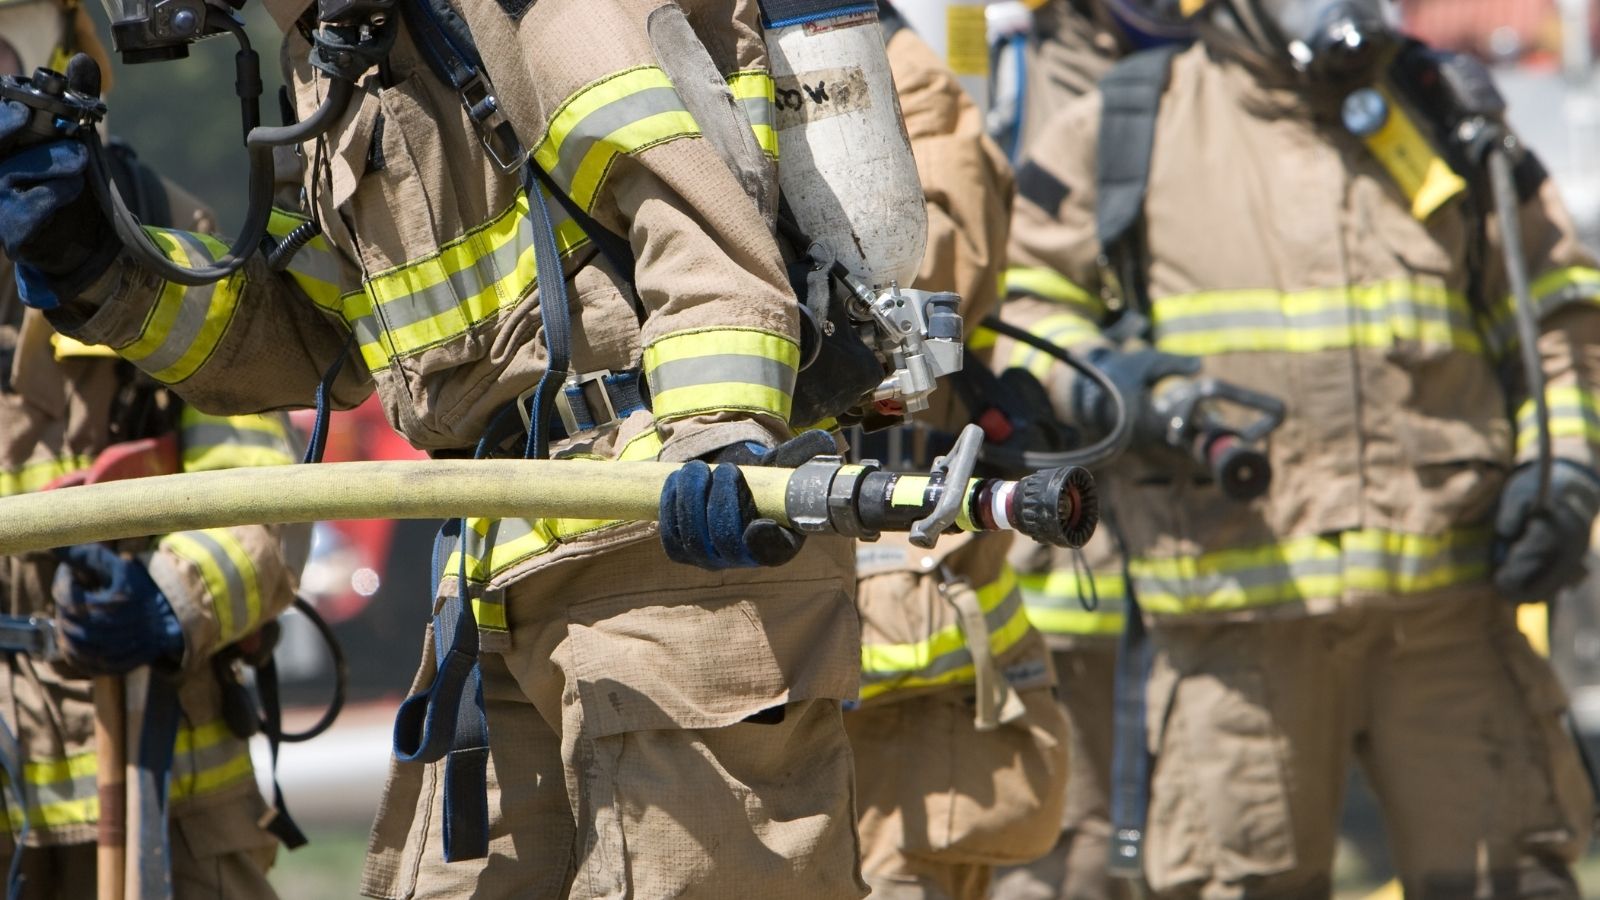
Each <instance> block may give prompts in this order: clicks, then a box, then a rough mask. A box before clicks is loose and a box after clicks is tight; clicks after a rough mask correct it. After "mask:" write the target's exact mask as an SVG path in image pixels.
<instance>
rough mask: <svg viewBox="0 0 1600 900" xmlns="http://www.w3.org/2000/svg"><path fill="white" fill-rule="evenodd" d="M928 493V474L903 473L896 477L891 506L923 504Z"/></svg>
mask: <svg viewBox="0 0 1600 900" xmlns="http://www.w3.org/2000/svg"><path fill="white" fill-rule="evenodd" d="M927 494H928V479H927V476H918V475H901V476H900V477H899V478H897V479H895V482H894V493H892V494H890V495H889V505H890V506H921V505H922V498H923V497H925V496H927Z"/></svg>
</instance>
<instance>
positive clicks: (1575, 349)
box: [1484, 178, 1600, 468]
mask: <svg viewBox="0 0 1600 900" xmlns="http://www.w3.org/2000/svg"><path fill="white" fill-rule="evenodd" d="M1520 224H1521V227H1522V252H1523V255H1524V256H1523V258H1524V259H1525V260H1527V265H1528V272H1529V277H1530V280H1531V282H1532V294H1533V301H1534V306H1535V308H1536V310H1537V314H1538V321H1539V330H1540V335H1539V355H1540V357H1541V359H1542V361H1543V364H1544V377H1545V402H1546V405H1547V406H1548V407H1549V414H1550V434H1551V438H1552V441H1553V445H1554V450H1555V455H1556V456H1557V457H1558V458H1561V459H1568V460H1572V461H1574V462H1578V463H1582V464H1584V465H1587V466H1590V467H1591V468H1600V302H1597V301H1600V270H1597V269H1596V264H1595V260H1594V258H1593V257H1592V256H1591V255H1590V254H1589V252H1588V251H1587V250H1585V249H1584V248H1583V247H1582V245H1581V244H1580V243H1579V240H1578V237H1577V232H1576V229H1575V228H1574V227H1573V225H1572V221H1571V218H1570V217H1569V216H1568V214H1567V211H1566V209H1565V207H1564V206H1563V205H1562V203H1561V199H1560V197H1559V196H1558V195H1557V192H1556V186H1555V184H1554V182H1553V181H1551V180H1550V179H1548V178H1546V179H1544V181H1543V183H1542V184H1541V185H1540V186H1539V189H1538V191H1537V193H1536V194H1534V195H1533V196H1531V197H1529V198H1528V199H1527V201H1526V202H1524V204H1523V207H1522V217H1521V222H1520ZM1490 243H1491V245H1492V248H1491V253H1492V254H1493V256H1492V257H1491V258H1490V259H1489V260H1487V278H1486V279H1485V291H1484V295H1485V298H1486V299H1487V300H1489V301H1490V302H1492V303H1493V304H1494V306H1493V308H1492V310H1491V316H1490V318H1491V322H1490V327H1489V329H1488V332H1489V341H1490V345H1491V348H1492V349H1494V350H1495V351H1497V352H1498V354H1499V356H1500V359H1501V367H1502V369H1503V370H1504V371H1505V372H1507V373H1509V374H1510V375H1511V379H1510V383H1511V384H1512V385H1513V387H1512V390H1511V396H1510V397H1509V398H1508V399H1509V400H1510V408H1512V409H1514V410H1516V419H1515V426H1516V435H1517V443H1516V459H1517V462H1518V463H1525V462H1529V461H1532V460H1533V459H1535V458H1537V456H1538V427H1537V419H1536V418H1535V412H1534V402H1533V398H1532V397H1531V396H1530V395H1529V391H1528V388H1527V385H1526V384H1525V383H1524V379H1523V377H1522V372H1523V367H1522V364H1521V359H1520V351H1519V349H1518V343H1519V342H1518V339H1517V326H1516V319H1515V315H1516V300H1515V298H1513V297H1512V296H1511V293H1510V286H1509V283H1508V281H1507V279H1506V274H1505V265H1504V262H1503V257H1502V255H1501V253H1500V249H1499V248H1500V247H1501V231H1500V229H1499V228H1498V227H1497V224H1496V223H1491V227H1490Z"/></svg>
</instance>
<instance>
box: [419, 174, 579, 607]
mask: <svg viewBox="0 0 1600 900" xmlns="http://www.w3.org/2000/svg"><path fill="white" fill-rule="evenodd" d="M539 171H540V169H539V165H538V164H537V163H535V162H534V161H533V160H532V159H529V160H528V161H527V163H526V164H525V165H524V166H523V174H522V186H523V190H525V191H526V192H527V194H528V212H529V214H530V216H531V217H532V219H533V261H534V266H535V267H536V268H537V270H538V271H540V272H549V273H551V274H550V275H549V277H545V278H541V279H540V280H539V316H540V319H541V321H542V322H543V324H544V344H545V350H546V351H547V352H546V358H545V368H544V374H543V375H541V376H539V384H538V386H537V387H535V388H534V391H533V401H532V403H531V404H530V408H529V410H528V442H527V445H526V446H525V447H524V448H523V451H522V455H523V456H524V457H525V458H528V459H548V458H549V456H550V417H551V416H552V415H553V414H554V413H555V409H556V392H557V391H558V390H560V389H561V385H562V384H563V383H564V382H565V381H566V379H567V369H568V368H570V367H571V364H572V310H571V309H570V308H569V306H568V295H567V279H566V272H565V271H563V269H562V267H561V253H560V251H559V250H558V249H557V247H556V229H555V223H554V222H553V221H552V220H551V218H550V207H549V205H548V204H547V203H545V199H544V191H542V190H540V187H539V177H538V173H539ZM463 540H465V538H463ZM462 554H463V555H462V558H463V559H465V558H466V557H465V547H464V546H463V548H462ZM435 583H437V582H435ZM465 583H466V582H465V581H463V582H462V584H463V585H464V584H465Z"/></svg>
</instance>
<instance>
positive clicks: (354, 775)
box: [86, 0, 1600, 900]
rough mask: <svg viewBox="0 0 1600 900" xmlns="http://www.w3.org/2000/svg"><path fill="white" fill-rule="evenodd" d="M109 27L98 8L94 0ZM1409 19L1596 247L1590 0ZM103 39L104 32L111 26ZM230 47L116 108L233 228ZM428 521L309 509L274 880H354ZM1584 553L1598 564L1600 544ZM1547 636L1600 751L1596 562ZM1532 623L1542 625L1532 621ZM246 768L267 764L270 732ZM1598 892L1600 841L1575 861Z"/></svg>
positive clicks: (287, 642) (423, 567)
mask: <svg viewBox="0 0 1600 900" xmlns="http://www.w3.org/2000/svg"><path fill="white" fill-rule="evenodd" d="M86 5H88V6H90V7H92V8H93V11H94V13H95V15H96V16H98V17H99V18H100V26H101V29H102V32H103V33H104V32H105V21H104V17H103V13H102V11H101V10H100V9H99V8H98V6H97V5H96V4H86ZM1400 5H1401V7H1402V9H1403V12H1404V16H1405V20H1406V23H1407V28H1408V30H1409V31H1411V33H1413V34H1415V35H1416V36H1418V37H1421V38H1423V39H1424V40H1426V41H1428V42H1429V43H1432V44H1434V45H1436V46H1442V47H1447V48H1450V49H1454V50H1459V51H1462V52H1467V53H1472V54H1474V55H1476V56H1479V57H1481V58H1482V59H1484V60H1485V61H1487V62H1488V63H1490V64H1491V65H1492V66H1493V67H1494V71H1495V73H1496V76H1497V78H1498V80H1499V83H1500V87H1501V89H1502V91H1503V92H1504V93H1505V94H1506V96H1507V98H1508V100H1509V101H1510V104H1511V120H1512V124H1513V125H1514V126H1515V127H1516V128H1517V130H1518V131H1519V132H1520V133H1521V135H1522V136H1523V138H1524V139H1525V140H1526V141H1527V142H1528V143H1529V144H1530V145H1531V146H1532V147H1533V148H1534V149H1535V150H1537V151H1538V152H1539V154H1540V155H1541V157H1542V158H1543V159H1544V162H1545V164H1546V166H1547V167H1548V168H1549V169H1550V171H1551V172H1552V173H1553V175H1554V177H1555V179H1556V182H1557V184H1558V185H1559V186H1560V187H1561V189H1562V192H1563V194H1564V196H1565V197H1566V200H1567V203H1568V205H1569V207H1570V209H1571V211H1572V213H1573V216H1574V218H1575V219H1576V220H1577V222H1578V225H1579V229H1580V231H1581V232H1582V234H1583V235H1584V236H1585V238H1586V240H1588V241H1589V243H1590V245H1591V246H1594V247H1600V78H1597V73H1596V50H1597V48H1600V0H1403V2H1402V3H1401V4H1400ZM244 15H245V18H246V20H247V23H248V25H249V29H250V34H251V35H252V36H253V38H254V40H255V43H256V47H257V49H258V51H259V52H260V53H261V55H262V59H263V69H264V70H265V71H264V73H263V74H264V75H265V76H266V81H267V93H266V95H265V96H264V97H263V98H262V109H263V111H264V115H265V117H266V118H267V119H268V120H269V122H270V121H274V120H275V119H276V114H275V112H274V111H275V110H276V109H277V108H278V104H277V102H276V96H277V92H278V87H279V85H280V84H281V78H280V77H279V74H278V71H277V68H278V67H277V63H276V60H277V45H278V36H277V30H276V28H275V26H274V25H273V24H272V22H271V20H270V19H269V18H268V16H267V15H266V13H265V11H264V10H263V9H262V7H261V4H259V3H246V4H245V10H244ZM105 37H106V40H107V43H108V44H109V36H108V35H105ZM232 82H233V47H232V45H231V44H230V43H228V42H226V41H225V40H223V41H209V42H206V43H203V44H200V45H197V46H195V47H194V48H193V51H192V55H191V58H190V59H189V60H187V61H185V62H180V63H169V64H164V65H160V66H147V67H137V66H135V67H127V66H122V65H121V64H120V63H118V64H117V65H116V67H115V71H114V88H113V91H112V93H111V95H110V106H111V110H112V113H111V116H110V122H111V124H112V128H113V130H114V132H115V133H116V134H118V135H119V136H120V137H122V138H123V139H124V140H126V141H128V142H129V143H130V144H132V145H133V147H134V148H135V149H136V150H137V151H138V153H139V156H140V158H141V159H143V160H144V161H145V162H146V163H148V164H150V165H151V166H153V167H154V168H155V169H157V170H158V171H160V172H162V173H163V174H165V175H167V176H168V177H170V178H172V179H173V180H174V181H176V182H178V183H180V184H182V185H183V186H185V187H186V188H188V189H189V190H191V191H192V192H194V193H195V194H196V195H198V196H200V197H202V198H203V199H205V200H206V201H207V202H208V203H210V204H211V205H212V206H213V207H214V208H215V209H216V211H217V212H218V214H219V217H220V219H221V221H222V223H223V226H224V231H226V232H228V233H230V234H231V233H232V231H233V230H234V229H235V228H236V227H237V225H238V224H239V221H240V218H241V217H242V215H243V212H244V170H245V165H244V153H243V149H242V146H241V141H240V124H239V119H238V115H237V113H236V111H235V110H236V107H237V104H236V103H235V101H234V97H233V85H232ZM333 421H334V428H333V432H332V437H331V439H330V442H329V447H328V454H327V458H328V459H329V460H349V459H403V458H413V457H417V456H420V454H417V453H416V452H415V451H413V450H412V449H411V448H410V447H409V445H407V444H406V442H405V441H404V440H403V439H401V438H399V437H397V436H395V435H394V434H393V432H392V431H390V429H389V428H388V427H387V425H386V424H385V423H384V421H383V416H382V414H381V412H380V411H379V410H378V409H377V408H376V406H375V405H374V404H373V403H371V402H369V403H368V404H367V405H365V406H363V407H361V408H360V409H357V410H354V411H351V412H348V413H339V414H336V415H335V416H334V420H333ZM435 527H436V523H430V522H387V521H369V522H332V523H322V524H320V525H318V526H317V529H316V534H315V540H314V546H313V554H312V559H311V563H310V565H309V566H308V568H307V570H306V573H305V578H304V593H305V595H306V596H307V598H308V599H310V600H312V601H313V602H314V603H315V604H316V606H317V608H318V609H319V610H320V612H321V613H322V615H323V616H324V617H325V618H326V619H327V620H328V621H329V622H330V623H331V624H332V625H333V627H334V630H335V631H336V633H337V634H338V635H339V637H340V639H341V641H342V643H343V645H344V649H345V653H346V655H347V657H348V659H349V670H350V694H351V696H350V704H349V705H348V706H347V707H346V709H345V712H344V714H343V715H342V716H341V717H340V719H339V722H338V724H337V725H336V726H335V727H334V728H333V730H332V731H330V732H329V733H328V734H326V735H324V736H322V737H320V738H318V739H317V740H315V741H313V742H310V743H307V744H300V745H293V746H289V747H286V748H285V749H284V752H283V754H282V756H281V758H280V761H279V766H278V772H279V777H280V779H281V781H282V783H283V786H284V790H285V792H286V794H287V796H288V801H289V804H290V808H291V810H292V812H293V813H294V814H295V816H296V817H297V818H298V819H299V821H300V823H301V825H302V827H303V828H304V829H305V831H306V833H307V834H308V835H309V836H310V837H311V840H312V843H311V845H310V846H308V847H306V848H303V849H301V850H298V851H296V852H294V853H292V854H290V853H282V854H280V856H279V861H278V866H277V868H276V870H275V874H274V879H275V881H276V882H277V884H278V885H279V887H280V890H281V892H282V894H283V896H285V897H294V898H305V900H320V898H345V897H353V896H355V895H356V885H357V883H358V881H359V877H360V867H361V860H362V854H363V852H364V849H365V842H366V830H367V827H368V825H369V824H370V822H371V818H372V814H373V811H374V810H375V809H376V806H377V802H378V797H379V794H380V792H381V789H382V786H383V781H384V778H385V773H386V771H387V767H388V757H389V741H390V738H389V734H390V727H391V725H392V720H393V712H394V708H395V706H396V705H397V703H398V702H399V700H400V698H401V697H403V696H404V694H405V693H406V691H407V688H408V686H409V683H410V679H411V676H412V673H413V672H414V671H415V667H416V663H417V660H418V654H419V653H420V651H421V635H422V627H423V625H424V623H425V622H426V621H427V617H428V613H429V599H430V593H431V592H430V591H429V586H428V584H427V581H428V578H429V573H428V558H429V555H430V549H431V542H432V537H433V533H434V530H435ZM1594 562H1595V565H1594V566H1592V567H1591V568H1592V570H1593V571H1596V572H1600V558H1597V559H1595V560H1594ZM1556 610H1557V611H1556V614H1555V616H1554V619H1553V621H1552V622H1550V623H1549V624H1550V633H1551V651H1552V654H1553V656H1554V657H1555V660H1556V662H1557V666H1558V668H1559V669H1560V671H1561V673H1562V676H1563V678H1564V679H1565V682H1566V684H1567V686H1568V688H1569V690H1570V692H1571V694H1572V699H1573V711H1574V719H1575V722H1576V725H1577V727H1578V729H1579V730H1580V731H1581V732H1582V733H1583V734H1584V736H1585V739H1586V742H1587V743H1589V745H1590V746H1591V749H1592V752H1595V753H1597V754H1600V578H1592V579H1591V580H1590V581H1589V582H1588V583H1586V584H1584V585H1583V586H1581V587H1580V588H1579V589H1577V590H1575V591H1573V592H1572V594H1571V595H1570V596H1568V597H1565V598H1563V599H1562V601H1561V602H1560V603H1559V604H1557V606H1556ZM1536 627H1538V626H1536ZM284 631H285V636H284V640H283V642H282V644H281V645H280V648H279V651H278V660H279V666H280V669H281V671H282V673H283V677H284V678H285V680H286V682H287V684H286V685H285V692H286V694H287V700H288V702H289V703H290V704H291V705H292V706H294V707H296V709H294V710H293V711H292V712H291V714H290V719H291V721H290V724H291V726H295V725H299V724H304V723H306V722H309V721H311V720H313V719H315V718H316V717H317V715H319V713H320V709H321V707H322V705H323V704H325V702H326V700H327V698H328V697H329V695H330V692H331V682H332V674H331V673H332V669H331V664H330V661H329V657H328V655H327V653H326V651H325V649H324V648H323V646H322V643H321V641H320V639H319V638H318V637H317V636H316V634H315V632H314V630H313V629H312V628H311V626H310V625H309V623H308V622H306V621H305V620H304V619H303V618H301V617H298V616H296V615H295V614H292V613H291V614H290V615H289V617H288V618H287V619H286V621H285V629H284ZM257 750H258V753H257V763H258V765H257V768H258V770H259V771H260V772H261V773H262V774H263V776H264V775H265V773H266V772H267V768H268V767H267V756H266V748H265V746H264V745H262V746H259V747H258V748H257ZM1350 796H1351V799H1350V801H1349V803H1348V809H1347V813H1346V825H1345V829H1344V831H1345V840H1344V843H1343V845H1342V847H1341V854H1340V864H1339V868H1338V896H1339V897H1340V898H1341V900H1343V898H1362V897H1367V896H1369V894H1370V893H1371V892H1372V891H1374V890H1376V889H1377V888H1378V886H1379V885H1381V884H1382V883H1383V882H1384V881H1385V880H1386V879H1387V878H1388V877H1389V875H1390V874H1391V873H1390V870H1389V861H1388V854H1387V852H1386V850H1385V848H1384V839H1383V834H1382V828H1381V823H1380V821H1379V818H1378V814H1377V810H1376V808H1375V805H1374V804H1373V803H1372V801H1371V799H1370V796H1368V795H1367V794H1366V792H1365V789H1364V787H1363V786H1362V785H1361V784H1360V781H1359V778H1353V779H1352V790H1351V792H1350ZM1580 877H1581V880H1582V881H1583V883H1584V885H1585V886H1586V888H1587V891H1588V895H1589V896H1592V897H1596V898H1600V855H1596V854H1591V857H1590V860H1589V861H1588V862H1587V863H1586V865H1585V866H1584V869H1583V871H1582V873H1581V875H1580Z"/></svg>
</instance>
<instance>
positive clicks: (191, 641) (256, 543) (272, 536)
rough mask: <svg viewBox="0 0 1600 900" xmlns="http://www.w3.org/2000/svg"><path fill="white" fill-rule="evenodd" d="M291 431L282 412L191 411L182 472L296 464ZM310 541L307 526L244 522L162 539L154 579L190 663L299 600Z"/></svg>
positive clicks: (184, 422) (183, 429)
mask: <svg viewBox="0 0 1600 900" xmlns="http://www.w3.org/2000/svg"><path fill="white" fill-rule="evenodd" d="M290 429H291V426H290V425H289V421H288V418H287V417H285V416H284V415H283V414H281V413H279V414H275V415H260V416H231V417H224V416H212V415H208V414H206V413H202V412H200V411H199V410H196V409H194V408H192V407H188V406H186V407H185V408H184V410H183V412H182V413H181V418H180V431H179V444H180V446H181V447H182V454H183V455H182V462H183V471H185V472H206V471H212V470H216V469H232V468H240V467H246V466H276V465H288V464H291V463H293V462H295V461H296V454H295V446H294V444H295V441H294V438H293V432H292V431H291V430H290ZM309 536H310V530H309V528H308V527H307V526H304V525H279V526H267V525H242V526H238V527H235V528H209V529H206V530H203V531H184V532H178V533H174V534H169V535H166V536H165V537H163V538H162V539H161V541H160V542H159V544H158V546H157V549H156V552H155V554H154V556H153V557H152V559H151V561H150V574H151V577H152V578H154V579H155V582H156V584H157V585H158V586H159V587H160V588H161V590H162V593H164V594H166V596H167V599H168V600H169V601H170V602H171V603H172V608H173V611H174V612H175V613H177V616H178V621H179V622H180V623H182V625H183V634H184V646H185V665H186V666H189V665H195V664H198V663H200V662H202V661H204V660H205V659H207V658H209V657H210V656H211V655H212V654H214V653H216V652H217V651H218V650H219V649H221V648H223V647H226V646H227V645H229V644H232V643H234V642H235V641H237V640H239V639H240V638H242V637H245V636H247V635H249V634H251V633H253V632H255V631H256V630H257V629H259V628H260V627H261V626H262V625H263V624H265V623H266V622H268V621H270V620H271V619H273V618H275V617H277V616H278V614H279V613H281V612H283V611H284V610H285V609H287V608H288V607H289V605H290V604H291V603H293V602H294V596H295V590H296V589H297V587H298V585H299V580H300V568H301V566H302V565H303V564H304V562H305V555H306V550H307V547H308V542H309Z"/></svg>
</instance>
